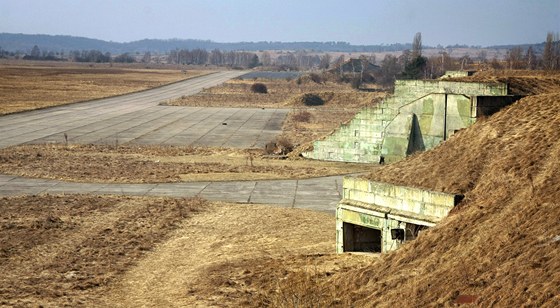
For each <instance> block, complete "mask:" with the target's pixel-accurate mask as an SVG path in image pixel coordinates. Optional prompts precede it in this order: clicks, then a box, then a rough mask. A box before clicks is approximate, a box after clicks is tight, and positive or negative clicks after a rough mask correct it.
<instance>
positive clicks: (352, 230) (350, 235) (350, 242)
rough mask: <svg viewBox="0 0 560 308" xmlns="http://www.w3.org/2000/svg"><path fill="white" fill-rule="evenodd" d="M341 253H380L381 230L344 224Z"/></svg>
mask: <svg viewBox="0 0 560 308" xmlns="http://www.w3.org/2000/svg"><path fill="white" fill-rule="evenodd" d="M342 228H343V251H345V252H349V251H355V252H381V230H377V229H372V228H366V227H362V226H358V225H354V224H351V223H346V222H344V223H343V224H342Z"/></svg>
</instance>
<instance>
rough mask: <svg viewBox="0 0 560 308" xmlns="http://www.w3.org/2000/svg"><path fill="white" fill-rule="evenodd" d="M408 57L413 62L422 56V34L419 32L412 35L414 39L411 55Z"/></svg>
mask: <svg viewBox="0 0 560 308" xmlns="http://www.w3.org/2000/svg"><path fill="white" fill-rule="evenodd" d="M410 56H411V58H412V59H413V60H414V59H415V58H418V57H421V56H422V33H420V32H417V33H416V34H415V35H414V39H413V40H412V53H411V55H410Z"/></svg>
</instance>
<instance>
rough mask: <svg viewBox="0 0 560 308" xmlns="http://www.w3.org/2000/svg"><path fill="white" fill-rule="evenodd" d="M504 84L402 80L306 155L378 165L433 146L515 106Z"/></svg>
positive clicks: (312, 157)
mask: <svg viewBox="0 0 560 308" xmlns="http://www.w3.org/2000/svg"><path fill="white" fill-rule="evenodd" d="M516 99H517V97H514V96H510V95H508V89H507V85H506V84H504V83H470V82H453V81H441V80H429V81H425V80H397V81H396V82H395V91H394V95H393V96H391V97H389V98H388V99H386V100H384V101H383V102H381V103H380V104H378V105H376V106H373V107H368V108H365V109H363V110H362V111H361V112H360V113H358V114H357V115H356V116H355V117H354V119H352V120H351V121H350V122H349V123H348V124H345V125H342V126H341V127H340V128H339V129H338V130H337V131H336V132H335V133H333V134H332V135H330V136H328V137H326V138H325V139H323V140H319V141H316V142H315V143H314V145H313V150H312V151H309V152H306V153H303V156H304V157H307V158H311V159H318V160H329V161H345V162H362V163H378V162H380V161H381V160H382V157H383V160H384V161H386V162H392V161H397V160H400V159H403V158H404V157H406V156H407V155H410V154H411V153H413V152H416V151H424V150H427V149H431V148H433V147H435V146H436V145H438V144H439V143H441V142H442V141H444V140H446V139H447V138H449V137H450V136H451V135H453V134H454V133H455V132H456V131H458V130H460V129H462V128H466V127H468V126H470V125H472V124H473V123H474V122H475V121H476V118H477V117H480V116H483V115H489V114H492V113H494V112H496V111H497V110H499V109H500V108H502V107H503V106H506V105H509V104H511V103H512V102H513V101H515V100H516Z"/></svg>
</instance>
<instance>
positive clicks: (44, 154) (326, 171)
mask: <svg viewBox="0 0 560 308" xmlns="http://www.w3.org/2000/svg"><path fill="white" fill-rule="evenodd" d="M363 170H364V165H363V164H352V163H337V162H320V161H304V160H295V161H292V160H278V159H266V158H264V157H263V156H262V151H261V150H236V149H220V148H193V147H173V146H132V145H121V146H108V145H63V144H47V145H45V144H42V145H21V146H15V147H9V148H4V149H0V172H1V173H3V174H10V175H19V176H26V177H33V178H47V179H57V180H65V181H74V182H101V183H110V182H113V183H168V182H189V181H190V182H193V181H195V182H196V181H231V180H235V181H243V180H266V179H269V180H270V179H303V178H311V177H318V176H329V175H337V174H348V173H356V172H363Z"/></svg>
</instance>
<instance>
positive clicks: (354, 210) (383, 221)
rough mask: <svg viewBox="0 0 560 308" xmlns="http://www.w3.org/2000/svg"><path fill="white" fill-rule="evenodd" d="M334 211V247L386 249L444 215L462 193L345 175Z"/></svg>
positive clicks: (354, 250)
mask: <svg viewBox="0 0 560 308" xmlns="http://www.w3.org/2000/svg"><path fill="white" fill-rule="evenodd" d="M343 189H344V192H343V196H342V197H343V198H342V200H341V201H340V202H339V203H338V206H337V210H336V250H337V252H338V253H342V252H380V253H383V252H388V251H391V250H395V249H397V248H399V247H400V246H401V245H402V244H403V243H405V242H407V241H411V240H414V239H416V238H417V237H418V235H419V234H420V233H421V232H422V230H425V229H426V228H429V227H432V226H434V225H435V224H436V223H437V222H438V221H440V220H441V219H442V218H443V217H445V216H447V214H448V213H449V211H451V209H453V208H454V207H455V206H456V205H457V204H459V202H461V200H462V199H463V196H462V195H459V194H447V193H442V192H435V191H428V190H423V189H420V188H415V187H407V186H399V185H393V184H389V183H383V182H375V181H369V180H367V179H361V178H356V177H345V178H344V182H343Z"/></svg>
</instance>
